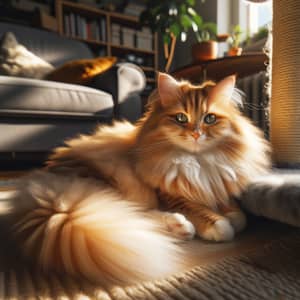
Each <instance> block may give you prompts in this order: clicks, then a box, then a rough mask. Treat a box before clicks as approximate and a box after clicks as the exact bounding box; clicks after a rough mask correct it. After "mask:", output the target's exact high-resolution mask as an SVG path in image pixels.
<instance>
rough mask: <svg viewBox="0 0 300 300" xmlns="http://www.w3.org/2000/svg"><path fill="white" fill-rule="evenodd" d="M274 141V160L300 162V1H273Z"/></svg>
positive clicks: (284, 164)
mask: <svg viewBox="0 0 300 300" xmlns="http://www.w3.org/2000/svg"><path fill="white" fill-rule="evenodd" d="M272 53H273V54H272V97H271V107H270V117H271V119H270V121H271V124H270V125H271V128H270V129H271V130H270V133H271V142H272V145H273V149H274V150H273V155H274V156H273V157H274V162H275V163H277V164H278V165H283V166H287V165H292V166H300V1H299V0H297V1H295V0H280V1H279V0H274V1H273V51H272Z"/></svg>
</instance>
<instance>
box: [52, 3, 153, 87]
mask: <svg viewBox="0 0 300 300" xmlns="http://www.w3.org/2000/svg"><path fill="white" fill-rule="evenodd" d="M70 16H71V18H69V19H68V18H67V17H70ZM56 18H57V22H58V32H59V33H60V34H61V35H63V36H66V37H69V38H72V39H77V40H80V41H82V42H85V43H86V44H87V45H88V46H89V47H90V48H91V50H93V52H94V53H95V55H96V56H102V55H107V56H116V57H117V58H118V59H119V60H126V61H128V56H129V55H134V56H135V57H138V58H139V59H140V60H141V63H139V66H140V67H141V68H142V69H143V71H144V72H145V75H146V79H147V84H149V85H150V86H152V85H154V84H155V76H156V70H157V69H158V45H157V34H153V35H152V34H151V35H150V36H151V38H152V43H151V46H150V47H148V48H147V47H145V46H144V47H139V46H138V43H137V42H136V45H130V46H129V44H128V43H126V41H125V37H124V36H123V37H121V39H120V40H119V41H116V38H115V33H114V30H113V26H114V25H117V26H119V27H120V30H121V31H122V32H124V29H125V30H126V29H128V30H127V32H128V38H129V39H130V38H131V37H130V34H132V32H134V34H135V37H134V39H136V40H137V39H138V38H139V36H142V38H143V37H144V38H147V34H145V33H144V32H143V27H142V25H141V23H140V22H139V18H137V17H134V16H130V15H125V14H121V13H116V12H110V11H105V10H101V9H98V8H95V7H93V6H89V5H85V4H80V3H74V2H70V1H65V0H56ZM82 20H83V21H82ZM66 22H67V23H71V24H66ZM82 22H83V26H90V25H91V26H90V27H91V28H90V29H89V30H91V31H95V26H93V25H95V24H97V25H96V26H99V27H100V28H98V29H99V30H100V31H101V33H102V34H100V37H98V36H97V35H95V34H92V35H86V34H84V35H83V34H82V28H81V25H82ZM87 23H89V24H87ZM78 24H80V26H79V25H78ZM68 25H69V26H70V27H72V26H73V27H74V28H75V29H76V30H75V29H74V30H71V32H70V30H67V28H66V27H67V26H68ZM78 27H80V28H78ZM72 31H73V32H72ZM121 35H122V33H121ZM96 36H97V37H96ZM131 40H132V38H131ZM134 63H136V62H134Z"/></svg>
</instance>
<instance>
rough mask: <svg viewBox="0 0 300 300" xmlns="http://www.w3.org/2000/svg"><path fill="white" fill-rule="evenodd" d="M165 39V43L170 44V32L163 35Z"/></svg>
mask: <svg viewBox="0 0 300 300" xmlns="http://www.w3.org/2000/svg"><path fill="white" fill-rule="evenodd" d="M163 41H164V44H168V45H169V44H170V43H171V37H170V35H168V34H166V33H165V34H164V35H163Z"/></svg>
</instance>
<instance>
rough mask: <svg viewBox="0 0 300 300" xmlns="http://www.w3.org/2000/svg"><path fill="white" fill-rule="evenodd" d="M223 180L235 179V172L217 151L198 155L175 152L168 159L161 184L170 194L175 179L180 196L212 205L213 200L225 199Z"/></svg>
mask: <svg viewBox="0 0 300 300" xmlns="http://www.w3.org/2000/svg"><path fill="white" fill-rule="evenodd" d="M224 180H226V181H231V182H233V181H236V173H235V171H234V169H233V168H232V167H231V166H230V165H229V164H228V163H226V162H225V161H224V158H223V157H222V156H218V155H217V154H214V155H212V154H206V155H203V156H202V157H197V156H195V155H188V154H182V155H178V156H176V157H174V158H173V159H172V161H171V164H170V166H169V168H168V170H167V172H166V174H165V186H166V188H167V190H169V192H171V193H172V185H173V183H174V182H175V181H176V186H177V187H178V188H179V191H180V193H181V194H182V196H184V197H186V198H188V199H190V200H195V198H196V199H201V200H202V201H203V202H205V203H204V204H209V205H215V201H216V200H217V199H219V200H221V201H222V200H223V199H224V200H225V198H228V193H227V191H226V187H225V185H224ZM190 187H192V189H191V188H190Z"/></svg>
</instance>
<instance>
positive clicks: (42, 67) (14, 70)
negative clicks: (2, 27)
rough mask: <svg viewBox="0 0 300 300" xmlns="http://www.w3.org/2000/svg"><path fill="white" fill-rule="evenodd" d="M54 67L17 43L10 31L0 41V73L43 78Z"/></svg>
mask: <svg viewBox="0 0 300 300" xmlns="http://www.w3.org/2000/svg"><path fill="white" fill-rule="evenodd" d="M53 69H54V67H53V66H52V65H51V64H49V63H48V62H46V61H44V60H43V59H41V58H40V57H38V56H36V55H35V54H33V53H32V52H30V51H29V50H28V49H27V48H26V47H24V46H23V45H21V44H19V43H18V41H17V39H16V37H15V35H14V34H13V33H12V32H7V33H5V34H4V35H3V38H2V40H1V42H0V75H10V76H18V77H29V78H43V77H45V76H46V75H47V74H48V73H49V72H50V71H52V70H53Z"/></svg>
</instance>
